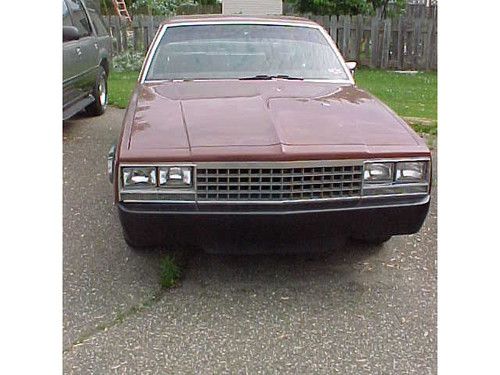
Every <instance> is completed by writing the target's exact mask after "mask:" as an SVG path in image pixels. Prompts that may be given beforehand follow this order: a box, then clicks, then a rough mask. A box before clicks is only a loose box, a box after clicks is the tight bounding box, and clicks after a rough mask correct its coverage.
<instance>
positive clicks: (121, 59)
mask: <svg viewBox="0 0 500 375" xmlns="http://www.w3.org/2000/svg"><path fill="white" fill-rule="evenodd" d="M143 61H144V54H143V53H142V52H137V51H127V52H123V53H121V54H119V55H116V56H114V57H113V69H114V70H115V71H116V72H131V71H139V70H141V66H142V63H143Z"/></svg>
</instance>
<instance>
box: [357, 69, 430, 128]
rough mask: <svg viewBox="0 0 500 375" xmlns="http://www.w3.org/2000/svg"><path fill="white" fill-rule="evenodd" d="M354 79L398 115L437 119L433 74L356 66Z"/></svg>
mask: <svg viewBox="0 0 500 375" xmlns="http://www.w3.org/2000/svg"><path fill="white" fill-rule="evenodd" d="M356 83H357V85H358V86H359V87H361V88H363V89H365V90H368V91H369V92H371V93H372V94H373V95H375V96H376V97H378V98H379V99H380V100H382V101H383V102H384V103H386V104H387V105H388V106H389V107H391V108H392V109H393V110H394V111H395V112H396V113H397V114H398V115H400V116H402V117H413V118H424V119H430V120H435V121H437V74H436V73H427V72H426V73H417V74H400V73H395V72H391V71H384V70H372V69H359V70H358V71H357V72H356Z"/></svg>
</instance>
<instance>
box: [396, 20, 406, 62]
mask: <svg viewBox="0 0 500 375" xmlns="http://www.w3.org/2000/svg"><path fill="white" fill-rule="evenodd" d="M404 33H405V19H404V17H403V16H399V19H398V45H397V57H396V58H397V67H398V69H400V70H402V69H403V59H404Z"/></svg>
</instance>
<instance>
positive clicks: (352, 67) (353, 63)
mask: <svg viewBox="0 0 500 375" xmlns="http://www.w3.org/2000/svg"><path fill="white" fill-rule="evenodd" d="M345 64H346V65H347V68H348V69H349V70H350V71H351V74H352V76H353V77H354V73H355V72H356V66H357V65H358V63H357V62H356V61H348V62H346V63H345Z"/></svg>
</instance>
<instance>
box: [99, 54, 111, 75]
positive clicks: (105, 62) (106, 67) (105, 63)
mask: <svg viewBox="0 0 500 375" xmlns="http://www.w3.org/2000/svg"><path fill="white" fill-rule="evenodd" d="M100 65H101V66H102V67H103V68H104V71H105V72H106V75H107V76H109V62H108V59H106V58H104V59H102V60H101V64H100Z"/></svg>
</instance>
